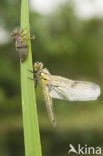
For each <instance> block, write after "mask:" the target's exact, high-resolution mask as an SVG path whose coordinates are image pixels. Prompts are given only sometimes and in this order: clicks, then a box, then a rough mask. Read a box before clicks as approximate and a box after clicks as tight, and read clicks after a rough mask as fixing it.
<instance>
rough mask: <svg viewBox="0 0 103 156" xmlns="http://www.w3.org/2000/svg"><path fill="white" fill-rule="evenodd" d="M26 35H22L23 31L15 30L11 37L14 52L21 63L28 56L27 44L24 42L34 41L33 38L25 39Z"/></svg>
mask: <svg viewBox="0 0 103 156" xmlns="http://www.w3.org/2000/svg"><path fill="white" fill-rule="evenodd" d="M26 35H27V33H25V34H24V29H23V30H21V31H19V30H18V29H15V30H14V31H13V32H12V33H11V36H12V38H13V40H14V42H15V47H16V50H17V51H18V54H19V57H20V60H21V62H24V61H25V59H26V58H27V55H28V44H27V43H26V42H25V41H24V40H27V39H35V37H34V36H31V37H26Z"/></svg>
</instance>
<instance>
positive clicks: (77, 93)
mask: <svg viewBox="0 0 103 156" xmlns="http://www.w3.org/2000/svg"><path fill="white" fill-rule="evenodd" d="M63 80H64V79H63ZM68 83H69V84H68ZM70 83H71V84H70ZM50 95H51V97H53V98H58V99H65V100H69V101H89V100H96V99H97V98H98V96H99V95H100V87H99V86H98V85H96V84H94V83H90V82H83V81H70V82H69V81H66V82H65V81H64V82H62V80H61V81H60V82H58V83H57V84H56V86H53V85H52V87H51V89H50Z"/></svg>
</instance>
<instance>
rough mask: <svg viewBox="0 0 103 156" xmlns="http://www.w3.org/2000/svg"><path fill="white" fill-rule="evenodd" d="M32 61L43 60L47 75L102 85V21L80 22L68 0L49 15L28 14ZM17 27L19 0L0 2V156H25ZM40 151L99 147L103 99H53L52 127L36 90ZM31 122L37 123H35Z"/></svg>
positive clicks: (61, 155) (63, 153)
mask: <svg viewBox="0 0 103 156" xmlns="http://www.w3.org/2000/svg"><path fill="white" fill-rule="evenodd" d="M30 24H31V33H32V34H35V36H36V40H35V41H32V53H33V62H35V61H42V62H43V63H44V66H45V67H47V68H48V69H49V71H50V72H51V74H53V75H60V76H63V77H67V78H70V79H75V80H85V81H91V82H95V83H97V84H99V85H100V86H101V90H102V87H103V85H102V83H103V69H102V68H103V19H102V18H97V17H94V18H91V19H87V20H81V19H80V18H79V17H77V15H76V14H75V11H74V4H73V3H70V1H69V2H66V3H65V4H62V5H61V6H60V7H59V8H57V9H56V10H55V11H54V12H52V13H51V14H49V15H45V16H44V15H41V14H39V13H37V12H33V11H30ZM19 25H20V1H19V0H15V1H10V0H8V1H7V0H3V1H1V2H0V29H1V28H2V29H1V30H5V31H6V33H7V34H8V35H7V37H6V39H5V40H4V41H2V40H0V41H1V43H0V156H23V155H24V140H23V126H22V110H21V89H20V63H19V58H18V55H17V53H16V51H15V47H14V43H13V41H12V39H11V37H10V32H11V31H12V30H13V29H14V28H16V27H17V26H19ZM36 97H37V108H38V117H39V125H40V135H41V143H42V151H43V155H45V156H52V155H53V156H67V155H68V150H69V144H73V145H74V146H75V147H77V145H78V144H81V145H83V146H84V145H85V144H87V145H88V146H93V147H97V146H100V147H102V148H103V124H102V121H103V101H102V94H101V96H100V97H99V99H98V100H97V101H88V102H68V101H61V100H56V99H54V100H53V103H54V109H55V114H56V121H57V128H56V129H53V128H52V126H51V123H50V122H49V119H48V115H47V112H46V109H45V103H44V99H43V95H42V90H41V88H40V86H38V88H37V89H36ZM34 122H35V121H34Z"/></svg>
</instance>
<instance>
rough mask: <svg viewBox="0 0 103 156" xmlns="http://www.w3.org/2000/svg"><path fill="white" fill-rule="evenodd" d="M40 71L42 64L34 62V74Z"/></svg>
mask: <svg viewBox="0 0 103 156" xmlns="http://www.w3.org/2000/svg"><path fill="white" fill-rule="evenodd" d="M41 69H43V63H42V62H35V63H34V72H38V71H39V70H41Z"/></svg>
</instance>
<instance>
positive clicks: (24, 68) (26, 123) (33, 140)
mask: <svg viewBox="0 0 103 156" xmlns="http://www.w3.org/2000/svg"><path fill="white" fill-rule="evenodd" d="M21 28H22V29H24V33H25V32H28V29H29V9H28V0H21ZM26 28H27V29H26ZM29 33H30V32H29ZM26 43H27V44H28V56H27V59H26V60H25V61H24V63H20V67H21V93H22V112H23V127H24V143H25V156H42V152H41V144H40V134H39V127H38V117H37V108H36V99H35V92H34V81H31V80H30V79H28V77H30V78H33V74H32V73H30V72H29V71H28V69H30V70H33V69H32V54H31V43H30V40H26Z"/></svg>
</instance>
